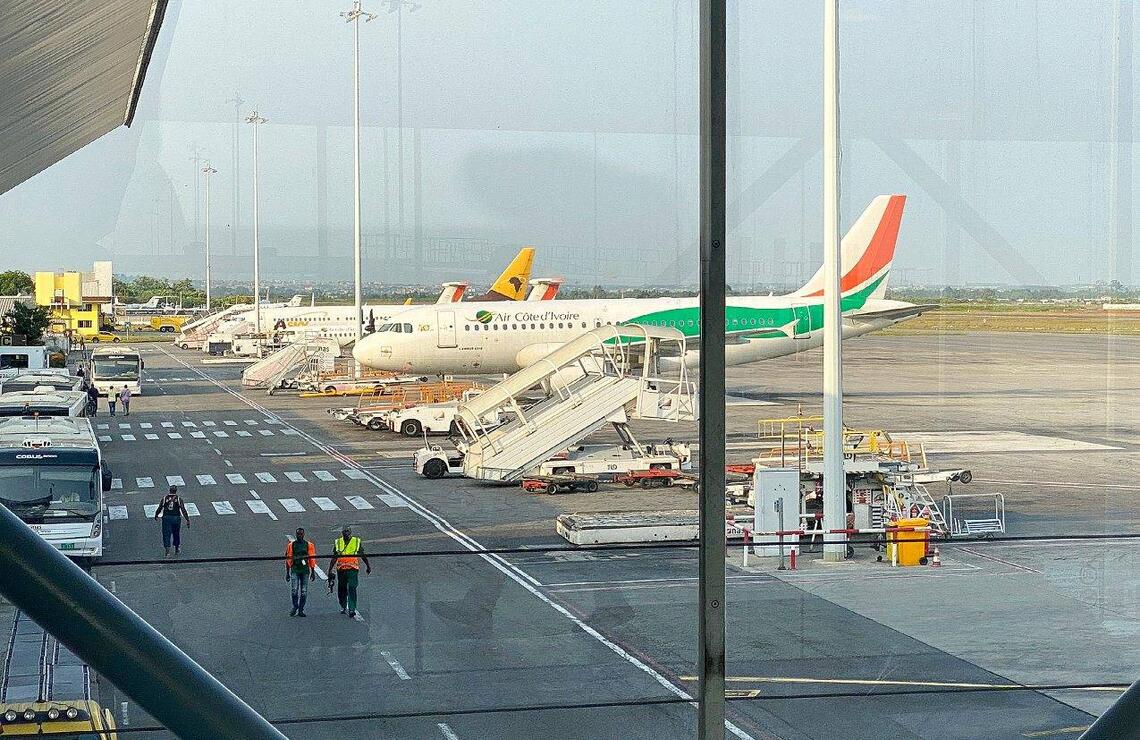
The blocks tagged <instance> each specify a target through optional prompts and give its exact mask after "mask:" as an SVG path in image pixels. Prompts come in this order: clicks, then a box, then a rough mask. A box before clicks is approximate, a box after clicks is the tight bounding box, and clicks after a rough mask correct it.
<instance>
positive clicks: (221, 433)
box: [214, 431, 230, 437]
mask: <svg viewBox="0 0 1140 740" xmlns="http://www.w3.org/2000/svg"><path fill="white" fill-rule="evenodd" d="M214 436H215V437H228V436H230V434H229V432H222V431H217V432H214Z"/></svg>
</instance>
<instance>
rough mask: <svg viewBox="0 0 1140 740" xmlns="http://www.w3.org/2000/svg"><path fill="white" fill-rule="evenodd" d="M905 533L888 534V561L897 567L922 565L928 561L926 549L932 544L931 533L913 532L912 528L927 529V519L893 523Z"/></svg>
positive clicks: (893, 525)
mask: <svg viewBox="0 0 1140 740" xmlns="http://www.w3.org/2000/svg"><path fill="white" fill-rule="evenodd" d="M891 526H892V527H898V528H899V529H902V530H903V531H901V532H900V531H896V530H893V529H892V530H890V531H888V532H887V560H888V561H889V562H891V563H893V564H896V565H922V564H923V563H924V562H925V560H926V547H927V545H928V544H929V543H930V531H929V530H923V531H918V532H916V531H913V530H912V529H911V528H912V527H927V526H930V522H929V521H927V520H926V519H899V520H898V521H896V522H892V523H891Z"/></svg>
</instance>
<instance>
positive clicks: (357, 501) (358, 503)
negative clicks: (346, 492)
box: [344, 496, 376, 509]
mask: <svg viewBox="0 0 1140 740" xmlns="http://www.w3.org/2000/svg"><path fill="white" fill-rule="evenodd" d="M344 498H345V499H346V500H347V501H348V503H350V504H352V505H353V506H355V507H356V508H358V509H374V508H376V507H374V506H373V505H372V504H370V503H368V502H367V501H366V500H365V499H364V497H363V496H345V497H344Z"/></svg>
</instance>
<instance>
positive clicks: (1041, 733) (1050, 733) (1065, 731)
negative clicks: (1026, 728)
mask: <svg viewBox="0 0 1140 740" xmlns="http://www.w3.org/2000/svg"><path fill="white" fill-rule="evenodd" d="M1088 728H1089V725H1084V726H1081V727H1058V728H1057V729H1055V730H1037V731H1036V732H1023V733H1021V736H1022V737H1054V736H1056V735H1076V734H1077V733H1078V732H1084V731H1085V730H1087V729H1088Z"/></svg>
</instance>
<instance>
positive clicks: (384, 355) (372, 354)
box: [352, 336, 392, 370]
mask: <svg viewBox="0 0 1140 740" xmlns="http://www.w3.org/2000/svg"><path fill="white" fill-rule="evenodd" d="M391 358H392V346H391V345H390V344H387V343H384V342H382V341H381V340H380V338H379V337H374V336H373V337H365V338H363V339H361V340H360V341H359V342H357V343H356V346H355V347H353V348H352V359H354V360H356V362H357V363H358V364H360V365H363V366H364V367H371V368H376V369H377V370H386V369H388V368H387V367H386V365H387V362H386V361H387V360H390V359H391Z"/></svg>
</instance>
